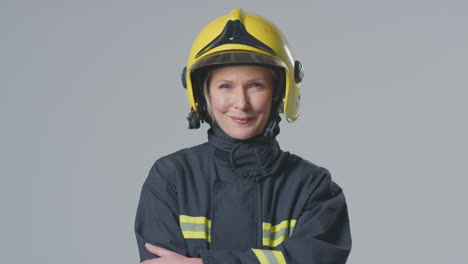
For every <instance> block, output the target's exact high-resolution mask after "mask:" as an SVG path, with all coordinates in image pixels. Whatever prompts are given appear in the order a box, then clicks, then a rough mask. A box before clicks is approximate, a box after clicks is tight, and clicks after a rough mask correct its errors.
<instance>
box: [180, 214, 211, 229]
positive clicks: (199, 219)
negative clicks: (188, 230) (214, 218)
mask: <svg viewBox="0 0 468 264" xmlns="http://www.w3.org/2000/svg"><path fill="white" fill-rule="evenodd" d="M179 221H180V222H181V223H192V224H206V225H207V226H208V227H211V220H210V219H208V218H206V217H204V216H188V215H180V216H179Z"/></svg>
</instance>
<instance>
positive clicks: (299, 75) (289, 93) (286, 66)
mask: <svg viewBox="0 0 468 264" xmlns="http://www.w3.org/2000/svg"><path fill="white" fill-rule="evenodd" d="M225 64H231V65H232V64H257V65H265V66H266V65H271V66H276V67H279V68H282V69H283V71H282V72H284V76H283V77H284V78H283V79H284V82H282V85H281V86H282V87H279V88H281V90H282V92H281V97H282V98H280V100H278V102H279V103H278V108H279V109H278V112H279V113H283V114H284V115H285V117H286V120H287V121H288V122H294V121H296V120H297V119H299V112H298V110H299V99H300V83H301V82H302V79H303V78H304V72H303V67H302V64H301V63H300V62H299V61H298V60H294V58H293V56H292V52H291V49H290V47H289V44H288V42H287V40H286V38H285V37H284V35H283V34H282V33H281V32H280V30H279V29H278V28H276V26H275V25H273V24H272V23H271V22H270V21H268V20H267V19H265V18H263V17H260V16H257V15H255V14H251V13H245V12H244V11H243V10H242V9H240V8H237V9H233V10H232V11H231V12H230V13H229V14H227V15H225V16H221V17H219V18H217V19H215V20H213V21H212V22H211V23H209V24H208V25H206V26H205V27H204V28H203V29H202V31H201V32H200V33H199V34H198V36H197V37H196V39H195V41H194V42H193V44H192V48H191V51H190V54H189V57H188V60H187V65H186V66H185V67H184V68H183V70H182V74H181V79H182V86H183V87H184V88H185V89H186V90H187V99H188V102H189V107H190V112H189V115H188V117H187V120H188V121H189V128H199V127H200V121H202V122H205V121H206V122H210V120H209V116H208V115H207V114H206V113H204V110H205V109H206V104H205V102H203V101H204V94H203V87H200V86H202V82H201V81H200V78H202V77H200V76H196V75H197V73H196V72H197V69H201V68H205V67H207V66H217V65H219V66H221V65H225ZM275 112H276V109H275Z"/></svg>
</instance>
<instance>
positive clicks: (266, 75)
mask: <svg viewBox="0 0 468 264" xmlns="http://www.w3.org/2000/svg"><path fill="white" fill-rule="evenodd" d="M272 96H273V76H272V72H271V70H269V69H267V68H264V67H261V66H251V65H241V66H227V67H221V68H217V69H214V70H213V71H212V75H211V80H210V82H209V97H210V101H211V111H212V117H214V120H215V121H216V123H217V124H218V125H219V126H220V127H221V129H222V130H223V131H224V132H225V133H226V134H228V135H229V136H231V137H233V138H236V139H249V138H251V137H254V136H256V135H258V134H259V133H261V132H262V131H263V129H264V128H265V126H266V124H267V122H268V118H269V116H270V108H271V103H272V102H271V101H272Z"/></svg>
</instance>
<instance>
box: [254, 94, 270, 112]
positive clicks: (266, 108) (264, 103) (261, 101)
mask: <svg viewBox="0 0 468 264" xmlns="http://www.w3.org/2000/svg"><path fill="white" fill-rule="evenodd" d="M252 107H253V108H254V109H255V111H257V112H270V108H271V96H270V95H269V94H266V95H264V96H258V97H256V98H255V100H254V101H253V102H252Z"/></svg>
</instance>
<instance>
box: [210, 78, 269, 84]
mask: <svg viewBox="0 0 468 264" xmlns="http://www.w3.org/2000/svg"><path fill="white" fill-rule="evenodd" d="M259 80H262V81H266V80H268V79H267V78H266V77H255V78H250V79H248V80H247V81H248V82H251V81H259ZM212 81H213V82H217V83H218V82H234V80H228V79H220V80H216V79H214V80H212Z"/></svg>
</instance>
